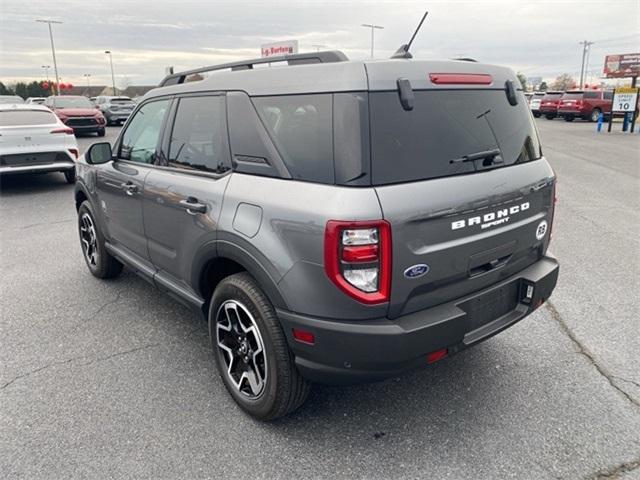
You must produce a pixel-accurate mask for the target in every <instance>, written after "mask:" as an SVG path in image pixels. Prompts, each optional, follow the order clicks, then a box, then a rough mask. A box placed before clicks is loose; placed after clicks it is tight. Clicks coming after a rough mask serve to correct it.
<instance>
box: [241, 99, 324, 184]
mask: <svg viewBox="0 0 640 480" xmlns="http://www.w3.org/2000/svg"><path fill="white" fill-rule="evenodd" d="M253 103H254V105H255V106H256V109H257V111H258V114H259V115H260V118H261V119H262V122H263V123H264V125H265V126H266V128H267V130H268V131H269V134H270V136H271V138H272V140H273V142H274V143H275V145H276V148H277V149H278V151H279V152H280V155H281V156H282V159H283V160H284V162H285V164H286V166H287V169H288V170H289V172H290V173H291V175H292V177H293V178H294V179H299V180H308V181H313V182H320V183H333V135H332V129H333V125H332V115H331V95H330V94H324V95H288V96H278V97H254V98H253Z"/></svg>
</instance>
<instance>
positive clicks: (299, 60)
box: [159, 50, 349, 87]
mask: <svg viewBox="0 0 640 480" xmlns="http://www.w3.org/2000/svg"><path fill="white" fill-rule="evenodd" d="M347 60H349V59H348V58H347V56H346V55H345V54H344V53H342V52H340V51H338V50H330V51H326V52H312V53H295V54H293V55H280V56H277V57H263V58H254V59H252V60H243V61H240V62H232V63H222V64H220V65H211V66H209V67H201V68H196V69H194V70H186V71H184V72H178V73H172V74H170V75H167V76H166V77H164V78H163V79H162V81H161V82H160V85H159V86H160V87H166V86H168V85H178V84H181V83H184V82H185V80H186V79H187V77H189V76H190V75H196V74H199V73H205V72H213V71H216V70H226V69H230V70H251V69H253V66H254V65H260V64H264V63H276V62H287V63H288V64H289V65H304V64H309V63H333V62H346V61H347Z"/></svg>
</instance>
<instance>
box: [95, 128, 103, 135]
mask: <svg viewBox="0 0 640 480" xmlns="http://www.w3.org/2000/svg"><path fill="white" fill-rule="evenodd" d="M96 133H97V134H98V136H99V137H104V134H105V131H104V128H101V129H100V130H98V131H97V132H96Z"/></svg>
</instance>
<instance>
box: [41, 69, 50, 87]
mask: <svg viewBox="0 0 640 480" xmlns="http://www.w3.org/2000/svg"><path fill="white" fill-rule="evenodd" d="M42 68H44V74H45V75H46V77H47V83H49V69H50V68H51V65H42Z"/></svg>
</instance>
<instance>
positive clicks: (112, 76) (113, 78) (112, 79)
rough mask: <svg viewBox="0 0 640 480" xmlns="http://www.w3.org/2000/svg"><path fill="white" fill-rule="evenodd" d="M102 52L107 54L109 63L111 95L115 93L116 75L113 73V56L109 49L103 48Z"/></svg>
mask: <svg viewBox="0 0 640 480" xmlns="http://www.w3.org/2000/svg"><path fill="white" fill-rule="evenodd" d="M104 53H106V54H107V55H109V63H110V64H111V84H112V85H113V96H114V97H115V96H116V95H117V93H116V77H115V75H114V74H113V57H112V56H111V50H105V51H104Z"/></svg>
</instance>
